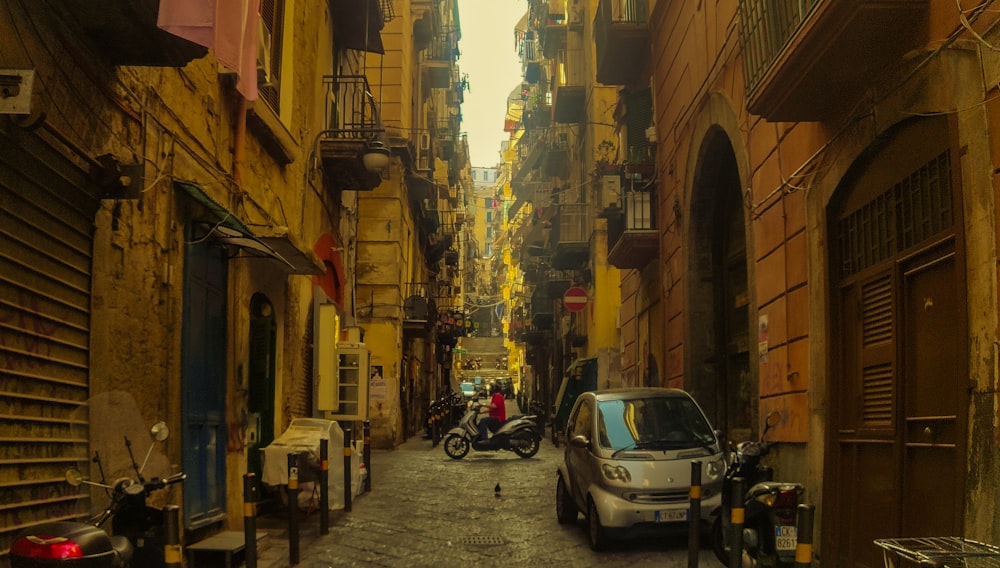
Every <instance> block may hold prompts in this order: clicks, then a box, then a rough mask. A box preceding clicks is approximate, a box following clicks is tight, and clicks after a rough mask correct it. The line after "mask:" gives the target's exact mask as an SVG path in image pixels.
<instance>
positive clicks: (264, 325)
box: [247, 294, 277, 479]
mask: <svg viewBox="0 0 1000 568" xmlns="http://www.w3.org/2000/svg"><path fill="white" fill-rule="evenodd" d="M276 337H277V324H276V323H275V319H274V306H272V305H271V302H270V300H268V299H267V296H265V295H263V294H254V295H253V297H252V298H251V299H250V333H249V341H250V349H249V351H248V356H247V389H248V393H247V412H248V413H249V417H248V419H249V423H250V426H251V429H250V431H251V436H250V439H249V440H248V445H247V471H248V472H252V473H256V474H257V478H258V479H260V476H261V474H262V473H263V470H262V463H261V456H260V449H261V448H264V447H266V446H267V445H268V444H270V443H271V442H273V441H274V388H275V386H274V385H275V361H274V357H275V344H276Z"/></svg>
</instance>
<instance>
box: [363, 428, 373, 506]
mask: <svg viewBox="0 0 1000 568" xmlns="http://www.w3.org/2000/svg"><path fill="white" fill-rule="evenodd" d="M363 435H364V443H365V446H364V447H363V448H361V456H362V459H363V460H364V462H365V471H366V472H367V475H365V493H368V492H369V491H371V490H372V444H371V442H372V422H371V420H365V426H364V430H363Z"/></svg>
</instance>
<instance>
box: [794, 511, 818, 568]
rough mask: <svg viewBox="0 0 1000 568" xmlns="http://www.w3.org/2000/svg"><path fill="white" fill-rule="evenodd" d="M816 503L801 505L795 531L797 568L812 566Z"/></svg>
mask: <svg viewBox="0 0 1000 568" xmlns="http://www.w3.org/2000/svg"><path fill="white" fill-rule="evenodd" d="M815 515H816V505H805V504H802V505H799V517H798V523H797V524H798V527H797V528H796V531H795V538H796V544H795V568H809V567H810V566H812V552H813V518H814V517H815Z"/></svg>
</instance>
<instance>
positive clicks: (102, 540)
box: [10, 422, 186, 568]
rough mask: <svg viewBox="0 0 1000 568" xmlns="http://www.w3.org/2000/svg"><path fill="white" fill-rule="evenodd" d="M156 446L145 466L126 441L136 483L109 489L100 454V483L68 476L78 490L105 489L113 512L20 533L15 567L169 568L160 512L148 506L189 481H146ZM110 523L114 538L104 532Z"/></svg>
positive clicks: (157, 431)
mask: <svg viewBox="0 0 1000 568" xmlns="http://www.w3.org/2000/svg"><path fill="white" fill-rule="evenodd" d="M150 432H151V434H152V436H153V439H154V440H155V441H158V442H162V441H163V440H166V439H167V437H168V436H169V435H170V431H169V430H168V428H167V425H166V423H165V422H157V423H156V424H154V425H153V427H152V429H151V430H150ZM154 445H155V443H151V444H150V447H149V450H148V451H147V452H146V457H145V459H144V460H143V462H142V465H141V466H140V465H139V464H137V463H136V462H135V457H134V456H133V454H132V443H131V442H130V441H129V439H128V437H126V438H125V447H126V448H127V450H128V455H129V458H130V459H131V461H132V469H133V470H134V471H135V479H129V478H121V479H118V480H116V481H115V482H114V484H113V485H109V484H108V483H107V481H106V480H105V479H104V466H103V464H102V463H101V458H100V455H99V454H97V453H96V452H95V453H94V462H95V463H96V464H97V467H98V471H100V473H101V481H100V482H99V483H97V482H93V481H87V480H85V479H84V478H83V474H82V473H80V470H78V469H76V468H73V469H70V470H69V471H67V472H66V481H67V482H68V483H69V484H70V485H73V486H74V487H78V486H80V485H83V484H86V485H93V486H96V487H102V488H104V489H105V491H106V492H107V493H108V495H109V496H110V497H111V502H110V503H109V504H108V507H107V508H106V509H105V510H104V511H103V512H101V513H100V514H98V515H96V516H95V517H93V518H91V519H90V520H88V521H87V522H76V521H57V522H50V523H44V524H41V525H36V526H34V527H31V528H29V529H26V530H24V531H22V532H21V534H20V535H19V536H18V537H17V538H16V539H15V540H14V542H13V544H12V545H11V547H10V562H11V568H55V567H59V566H66V567H69V566H86V567H88V568H129V567H130V566H136V567H139V566H141V567H143V568H146V567H151V568H156V567H162V566H163V565H164V557H163V551H164V530H163V528H164V527H163V525H164V519H163V512H162V510H160V509H157V508H154V507H149V506H147V505H146V498H147V497H148V496H149V495H150V494H151V493H152V492H153V491H157V490H159V489H163V488H165V487H167V486H168V485H170V484H173V483H178V482H181V481H183V480H184V478H185V477H186V475H185V474H183V473H176V474H174V475H171V476H168V477H165V478H162V479H161V478H159V477H153V478H152V479H149V480H147V479H145V478H144V477H143V475H142V470H143V469H144V468H145V466H146V463H147V462H148V461H149V456H150V454H151V453H152V451H153V446H154ZM108 519H111V526H112V531H113V533H114V536H110V535H108V533H107V532H105V531H104V530H102V529H101V528H100V527H101V525H103V524H104V523H105V522H107V521H108Z"/></svg>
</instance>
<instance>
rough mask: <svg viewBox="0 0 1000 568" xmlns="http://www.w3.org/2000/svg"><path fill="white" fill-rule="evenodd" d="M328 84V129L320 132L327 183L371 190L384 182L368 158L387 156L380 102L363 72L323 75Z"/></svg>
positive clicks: (360, 189)
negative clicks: (375, 155)
mask: <svg viewBox="0 0 1000 568" xmlns="http://www.w3.org/2000/svg"><path fill="white" fill-rule="evenodd" d="M323 82H324V83H325V85H326V91H327V100H329V101H330V104H329V106H327V108H326V124H327V126H328V128H327V130H324V131H323V132H321V133H320V140H319V152H320V158H321V159H322V162H323V173H324V176H325V177H326V180H327V183H330V184H332V185H333V187H335V188H337V189H340V190H353V191H370V190H373V189H375V188H376V187H378V185H379V184H380V183H382V175H381V169H384V167H385V166H383V167H382V168H381V169H375V170H373V169H369V168H370V167H374V166H373V165H372V164H368V166H366V164H365V161H366V158H368V159H370V158H371V157H372V155H373V154H383V155H384V156H385V157H386V158H387V157H388V152H389V151H388V148H386V146H385V145H384V143H383V142H382V138H383V136H384V129H383V128H382V121H381V119H380V118H379V109H378V104H377V103H376V102H375V97H373V96H372V93H371V88H370V87H369V86H368V79H366V78H365V76H364V75H338V76H327V77H324V78H323Z"/></svg>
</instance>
